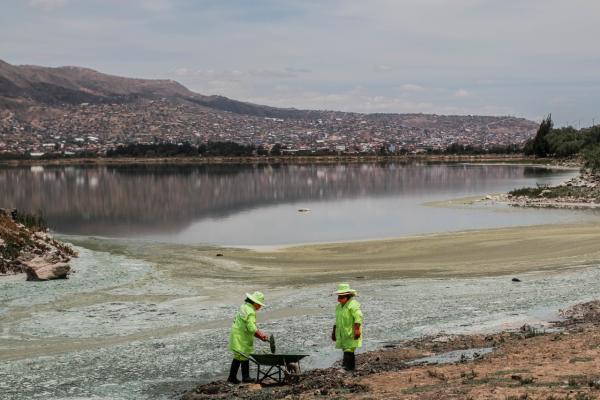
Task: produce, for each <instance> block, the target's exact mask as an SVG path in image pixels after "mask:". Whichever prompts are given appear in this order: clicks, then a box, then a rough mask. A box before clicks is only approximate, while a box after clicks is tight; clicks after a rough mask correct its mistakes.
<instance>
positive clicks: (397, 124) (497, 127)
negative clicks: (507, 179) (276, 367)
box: [0, 99, 537, 157]
mask: <svg viewBox="0 0 600 400" xmlns="http://www.w3.org/2000/svg"><path fill="white" fill-rule="evenodd" d="M317 115H319V116H320V118H316V119H315V118H297V119H294V118H271V117H263V116H253V115H244V114H238V113H233V112H228V111H222V110H215V109H211V108H207V107H199V106H197V105H189V104H185V103H179V104H178V103H176V102H173V101H171V100H169V99H159V100H149V101H148V100H145V101H138V102H129V103H127V102H126V103H104V104H102V103H98V104H92V103H80V104H77V105H68V104H64V105H61V106H60V108H56V107H50V106H36V107H32V108H31V109H30V110H28V117H27V118H23V116H22V115H17V114H15V113H14V112H12V111H10V110H0V154H4V155H7V154H16V155H30V156H34V157H35V156H43V155H46V156H47V155H51V154H54V155H63V156H65V155H66V156H73V155H81V154H87V155H89V154H95V155H105V154H106V152H107V151H109V150H110V149H114V148H116V147H118V146H124V145H126V144H129V143H139V144H152V143H174V144H179V143H190V144H192V145H199V144H201V143H206V142H209V141H213V142H215V141H232V142H237V143H240V144H245V145H253V146H255V147H256V148H262V149H265V150H270V149H271V148H272V147H273V146H274V145H275V144H280V145H281V146H280V147H281V148H282V149H283V153H284V154H286V153H287V154H293V153H296V152H302V153H303V154H307V153H308V154H310V153H318V152H323V151H325V152H337V153H346V154H354V153H375V152H377V151H379V150H380V149H382V147H383V148H384V149H385V150H386V152H388V153H392V154H393V153H403V154H406V153H408V154H417V153H421V152H427V151H432V150H444V149H446V148H447V147H448V146H450V145H452V144H458V145H462V146H472V147H476V148H480V149H484V150H485V149H489V148H495V147H500V146H509V145H513V144H517V145H520V144H522V143H523V142H525V141H526V140H527V139H529V138H531V137H532V136H533V134H534V133H535V129H536V127H537V124H535V123H533V122H531V121H528V120H525V119H520V118H514V117H489V116H438V115H427V114H358V113H344V112H333V111H331V112H328V111H323V112H318V113H317Z"/></svg>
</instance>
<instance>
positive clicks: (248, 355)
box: [231, 349, 259, 365]
mask: <svg viewBox="0 0 600 400" xmlns="http://www.w3.org/2000/svg"><path fill="white" fill-rule="evenodd" d="M231 351H233V352H234V353H237V354H239V355H240V356H242V357H244V358H247V359H248V360H250V361H252V362H253V363H254V364H256V365H259V364H258V361H256V359H255V358H254V357H252V356H251V355H250V354H246V353H243V352H241V351H237V350H234V349H231Z"/></svg>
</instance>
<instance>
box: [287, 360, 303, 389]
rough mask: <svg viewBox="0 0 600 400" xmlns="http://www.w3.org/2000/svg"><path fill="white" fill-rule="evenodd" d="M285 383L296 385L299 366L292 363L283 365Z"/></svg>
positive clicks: (298, 376) (298, 378) (298, 379)
mask: <svg viewBox="0 0 600 400" xmlns="http://www.w3.org/2000/svg"><path fill="white" fill-rule="evenodd" d="M284 374H285V382H286V383H288V384H290V383H298V381H300V364H298V363H295V362H292V363H288V364H286V365H285V369H284Z"/></svg>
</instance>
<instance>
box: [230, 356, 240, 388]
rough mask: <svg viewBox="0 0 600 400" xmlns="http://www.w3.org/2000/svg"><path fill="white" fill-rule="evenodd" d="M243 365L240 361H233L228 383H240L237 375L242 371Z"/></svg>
mask: <svg viewBox="0 0 600 400" xmlns="http://www.w3.org/2000/svg"><path fill="white" fill-rule="evenodd" d="M241 363H242V362H241V361H240V360H236V359H233V361H232V362H231V368H230V369H229V378H227V382H229V383H234V384H238V383H240V381H238V378H237V373H238V369H240V364H241Z"/></svg>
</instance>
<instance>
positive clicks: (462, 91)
mask: <svg viewBox="0 0 600 400" xmlns="http://www.w3.org/2000/svg"><path fill="white" fill-rule="evenodd" d="M469 96H471V93H470V92H468V91H466V90H465V89H458V90H457V91H456V92H454V97H469Z"/></svg>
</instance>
